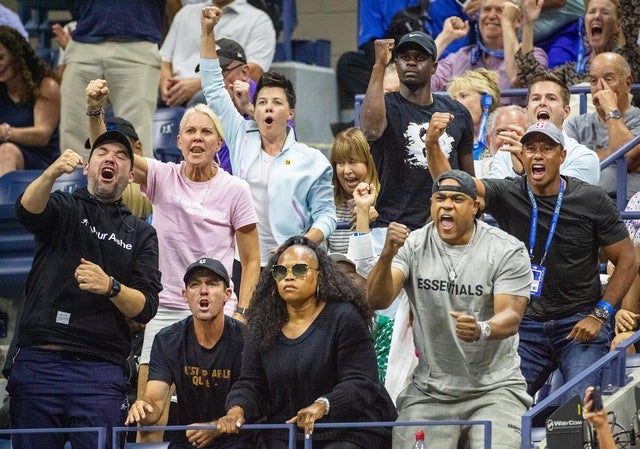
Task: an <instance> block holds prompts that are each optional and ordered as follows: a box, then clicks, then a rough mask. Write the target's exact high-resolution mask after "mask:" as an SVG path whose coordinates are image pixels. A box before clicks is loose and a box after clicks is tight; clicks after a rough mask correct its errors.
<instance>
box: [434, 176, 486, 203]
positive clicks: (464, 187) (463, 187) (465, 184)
mask: <svg viewBox="0 0 640 449" xmlns="http://www.w3.org/2000/svg"><path fill="white" fill-rule="evenodd" d="M445 179H453V180H455V181H458V184H459V185H457V186H452V185H440V181H443V180H445ZM443 191H449V192H460V193H464V194H465V195H467V196H470V197H471V198H472V199H474V200H475V199H476V198H477V195H478V190H477V188H476V182H475V181H474V179H473V178H472V177H471V175H470V174H469V173H467V172H466V171H462V170H449V171H447V172H444V173H442V174H441V175H440V176H438V177H437V178H436V180H435V181H433V187H432V189H431V194H435V193H436V192H443Z"/></svg>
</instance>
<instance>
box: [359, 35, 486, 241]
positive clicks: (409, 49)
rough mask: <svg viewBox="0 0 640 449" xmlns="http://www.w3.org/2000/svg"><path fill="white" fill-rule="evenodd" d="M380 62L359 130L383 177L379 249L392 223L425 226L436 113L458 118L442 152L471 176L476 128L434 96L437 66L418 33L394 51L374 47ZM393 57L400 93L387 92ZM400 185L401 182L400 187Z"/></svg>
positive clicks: (376, 230) (430, 44)
mask: <svg viewBox="0 0 640 449" xmlns="http://www.w3.org/2000/svg"><path fill="white" fill-rule="evenodd" d="M375 49H376V62H375V64H374V66H373V71H372V72H371V79H370V81H369V87H368V88H367V93H366V95H365V98H364V101H363V103H362V110H361V114H360V115H361V117H360V119H361V120H360V127H361V128H362V131H363V133H364V134H365V136H366V137H367V140H369V141H370V142H371V154H372V156H373V160H374V161H375V163H376V168H377V169H378V174H379V175H380V184H381V186H382V187H381V189H380V195H379V197H378V200H377V202H376V209H377V210H378V212H379V214H380V216H379V217H378V219H377V220H376V221H375V222H374V223H373V224H372V228H373V230H372V233H373V235H374V236H375V238H374V240H375V241H376V244H377V245H378V246H381V245H382V242H383V241H384V232H385V230H386V228H387V226H389V223H391V222H393V221H397V222H401V223H403V224H405V225H407V226H408V227H409V228H410V229H418V228H420V227H422V226H424V225H425V223H426V222H427V219H428V218H429V197H430V190H431V184H432V183H433V179H432V178H431V176H430V175H429V172H428V170H426V168H427V159H426V155H425V149H424V134H425V133H426V129H427V128H428V126H429V121H430V119H431V117H432V116H433V114H434V113H437V112H445V111H446V112H448V113H449V112H450V113H452V114H453V115H454V116H455V118H454V119H453V120H452V122H451V123H450V125H449V127H448V128H447V130H446V132H445V133H443V135H442V140H441V149H442V152H443V155H444V156H445V157H446V158H447V159H448V160H449V161H450V165H451V166H452V167H453V168H459V169H461V170H464V171H466V172H467V173H471V174H473V173H474V171H473V154H472V150H473V124H472V123H471V116H470V115H469V112H468V111H467V109H466V108H465V107H464V106H462V105H461V104H460V103H458V102H456V101H454V100H451V99H450V98H448V97H446V96H442V95H435V96H434V95H432V94H431V76H432V75H433V73H434V71H435V70H436V67H437V65H438V63H437V56H436V55H437V49H436V44H435V43H434V41H433V39H432V38H431V37H430V36H429V35H427V34H425V33H423V32H420V31H413V32H411V33H408V34H405V35H404V36H403V37H402V38H401V39H400V42H399V43H398V45H397V46H396V47H395V48H394V41H393V39H378V40H376V41H375ZM392 57H395V61H396V62H395V64H396V69H397V72H398V77H399V80H400V89H399V91H398V92H392V93H389V94H387V95H385V94H384V92H383V86H382V81H383V78H384V69H385V67H386V66H387V65H388V64H389V62H390V61H391V58H392ZM398 180H402V182H398Z"/></svg>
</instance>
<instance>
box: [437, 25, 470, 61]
mask: <svg viewBox="0 0 640 449" xmlns="http://www.w3.org/2000/svg"><path fill="white" fill-rule="evenodd" d="M470 30H471V28H470V27H469V21H468V20H462V19H461V18H460V17H458V16H451V17H447V19H446V20H445V21H444V23H443V24H442V31H441V32H440V34H438V35H437V36H436V38H435V39H434V42H435V43H436V48H437V49H438V55H437V57H436V60H438V59H440V56H441V55H442V53H444V51H445V50H446V48H447V47H448V46H449V44H451V42H453V41H455V40H457V39H460V38H462V37H465V36H466V35H467V34H469V31H470Z"/></svg>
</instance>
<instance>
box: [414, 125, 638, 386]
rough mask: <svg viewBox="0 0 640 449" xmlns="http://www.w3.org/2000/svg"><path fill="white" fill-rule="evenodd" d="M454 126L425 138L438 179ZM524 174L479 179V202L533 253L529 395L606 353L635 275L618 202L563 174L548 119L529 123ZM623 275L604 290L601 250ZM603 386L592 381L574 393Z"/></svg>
mask: <svg viewBox="0 0 640 449" xmlns="http://www.w3.org/2000/svg"><path fill="white" fill-rule="evenodd" d="M449 120H450V116H449V115H448V114H439V115H438V116H434V118H433V119H432V121H431V126H430V127H429V132H428V133H427V138H426V145H427V157H428V159H429V169H430V170H431V173H432V175H433V176H438V174H440V173H443V172H446V171H447V170H449V167H448V165H449V164H448V162H447V160H446V159H445V158H444V157H442V156H441V152H440V150H439V148H438V136H439V135H440V133H442V132H444V130H445V129H446V126H447V123H448V122H449ZM520 141H521V142H522V164H523V166H524V173H525V175H524V176H522V177H520V176H519V177H517V178H515V179H483V180H478V179H476V181H475V184H476V187H477V189H478V199H479V201H480V202H481V203H484V204H485V211H486V212H488V213H490V214H491V215H492V216H493V217H494V218H495V219H496V221H497V222H498V225H499V226H500V228H501V229H503V230H505V231H506V232H508V233H509V234H511V235H513V236H514V237H516V238H517V239H518V240H520V241H521V242H523V243H524V244H525V245H526V246H527V249H528V251H529V259H530V262H531V269H532V272H533V274H534V281H533V283H532V286H531V292H530V301H529V303H528V305H527V309H526V312H525V316H524V318H523V319H522V323H521V324H520V329H519V335H520V344H519V347H518V353H519V354H520V357H521V358H522V365H521V369H522V374H523V375H524V377H525V378H526V380H527V384H528V387H527V390H528V392H529V394H531V395H532V396H533V395H534V394H535V393H536V392H537V391H538V390H539V389H540V387H542V385H544V383H545V381H546V379H547V377H549V374H550V373H551V372H553V371H554V370H555V369H556V368H559V369H560V371H561V373H562V377H563V379H564V380H565V381H569V380H571V379H573V378H574V377H576V376H578V375H579V374H581V373H583V372H584V371H585V370H586V369H587V368H588V367H590V366H591V365H593V363H595V362H596V361H597V360H598V359H600V358H601V357H602V356H604V355H605V354H606V353H607V352H609V342H610V340H611V324H610V318H611V315H613V313H614V310H615V307H616V306H617V305H618V303H619V302H620V300H621V299H622V297H623V296H624V295H625V293H626V292H627V290H628V289H629V286H630V285H631V283H632V282H633V279H634V277H635V275H636V272H637V267H636V263H635V260H634V255H633V246H632V244H631V240H630V239H629V233H628V232H627V229H626V227H625V225H624V223H623V222H622V220H621V218H620V214H619V213H618V211H617V210H616V206H615V204H614V203H613V201H612V200H611V199H610V198H609V197H608V196H607V194H606V192H605V191H604V190H602V189H601V188H600V187H598V186H593V185H590V184H587V183H585V182H583V181H580V180H579V179H577V178H572V177H570V176H565V175H562V176H561V175H560V164H562V162H563V161H564V160H565V158H566V153H567V152H566V150H565V149H564V137H563V135H562V132H561V131H560V130H559V129H558V128H557V127H556V126H555V125H554V124H553V123H551V122H550V121H542V122H538V123H536V124H535V125H531V126H530V127H529V128H528V129H527V132H526V133H525V134H524V135H523V136H522V138H521V139H520ZM600 248H601V250H602V252H603V253H604V255H605V256H606V258H607V259H608V260H610V261H611V262H612V263H613V264H614V265H615V266H616V269H615V271H614V273H613V275H612V276H611V277H610V278H609V281H608V283H607V286H606V287H605V288H604V290H603V289H602V285H601V284H600V273H599V263H598V253H599V250H600ZM598 383H599V379H598V373H595V374H592V375H590V376H587V377H586V378H585V379H584V380H583V381H582V382H580V383H578V384H577V385H576V386H575V387H574V388H573V389H572V390H571V391H570V392H569V394H570V395H571V396H573V395H576V394H577V395H579V396H580V395H582V393H583V392H584V391H585V388H586V387H587V386H589V385H597V384H598Z"/></svg>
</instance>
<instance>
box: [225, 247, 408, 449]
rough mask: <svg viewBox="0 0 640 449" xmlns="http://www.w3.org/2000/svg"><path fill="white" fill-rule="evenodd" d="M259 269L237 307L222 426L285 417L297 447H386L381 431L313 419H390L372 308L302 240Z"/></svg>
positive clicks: (271, 439) (267, 435)
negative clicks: (234, 372)
mask: <svg viewBox="0 0 640 449" xmlns="http://www.w3.org/2000/svg"><path fill="white" fill-rule="evenodd" d="M269 262H270V265H269V266H270V270H264V271H263V272H262V274H261V276H260V281H259V282H258V286H257V287H256V291H255V294H254V297H253V300H252V302H251V307H250V308H249V310H248V311H247V315H246V318H247V334H246V335H247V339H246V343H245V348H244V353H243V359H242V371H241V373H240V378H239V380H238V381H237V382H236V383H235V384H234V386H233V387H232V390H231V391H230V392H229V394H228V395H227V403H226V406H227V410H228V411H227V415H226V416H225V417H223V418H221V419H219V420H218V429H220V430H221V431H222V432H227V433H237V432H238V427H239V426H241V425H242V424H243V423H245V422H255V421H256V420H257V419H260V418H262V417H265V418H266V419H265V421H264V422H265V423H279V424H282V423H285V422H287V423H293V424H296V425H297V427H298V433H297V440H298V447H302V445H303V442H304V439H305V436H306V435H310V434H311V433H312V432H313V447H314V448H320V449H337V448H340V449H360V448H362V449H377V448H387V447H391V440H390V436H391V432H390V429H389V428H384V427H377V428H374V429H364V428H362V429H360V428H355V429H354V428H348V429H345V428H320V429H315V430H314V424H315V423H316V422H322V423H325V422H355V421H364V422H371V421H393V420H395V418H396V410H395V407H394V405H393V402H392V401H391V398H390V397H389V395H388V393H387V391H386V390H385V388H384V387H383V386H382V385H381V384H380V381H379V379H378V368H377V363H376V355H375V352H374V349H373V343H372V338H371V332H370V326H371V323H372V319H373V312H372V310H371V309H370V307H369V305H368V304H367V302H366V301H365V298H364V293H363V292H362V291H360V290H359V289H357V288H355V287H354V285H353V283H352V282H351V281H350V280H349V278H348V277H347V275H346V274H344V273H343V272H342V271H341V269H340V268H339V267H338V266H337V264H336V263H335V262H333V261H331V260H330V259H329V258H328V256H327V255H326V254H325V252H324V251H323V250H320V249H319V248H318V246H316V245H315V244H314V243H313V242H311V240H309V239H308V238H306V237H303V236H298V237H292V238H290V239H288V240H287V241H285V242H284V243H283V244H282V245H281V246H280V247H279V248H278V250H277V251H276V252H275V254H273V256H272V257H271V259H270V261H269ZM287 445H288V437H287V431H286V430H268V431H264V432H259V433H258V435H257V447H258V449H280V448H286V447H288V446H287Z"/></svg>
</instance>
